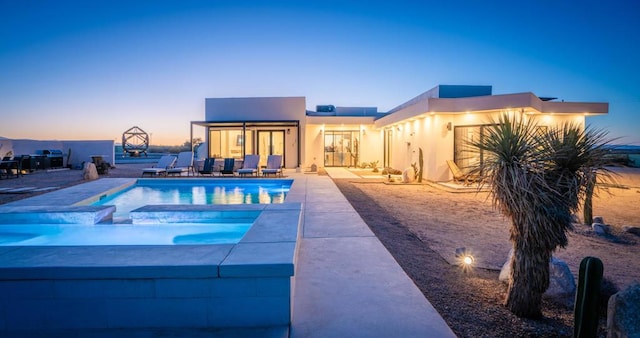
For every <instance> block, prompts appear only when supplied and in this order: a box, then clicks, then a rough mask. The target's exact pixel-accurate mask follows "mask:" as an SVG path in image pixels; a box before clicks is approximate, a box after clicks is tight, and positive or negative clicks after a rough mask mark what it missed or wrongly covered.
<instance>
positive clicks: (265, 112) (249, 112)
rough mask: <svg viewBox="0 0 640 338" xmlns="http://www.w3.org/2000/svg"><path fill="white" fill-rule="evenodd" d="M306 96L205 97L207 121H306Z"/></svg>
mask: <svg viewBox="0 0 640 338" xmlns="http://www.w3.org/2000/svg"><path fill="white" fill-rule="evenodd" d="M305 114H306V100H305V98H304V97H239V98H209V99H205V119H206V120H207V121H278V120H280V121H282V120H291V121H304V118H305Z"/></svg>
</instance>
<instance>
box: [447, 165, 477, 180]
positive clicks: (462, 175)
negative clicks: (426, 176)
mask: <svg viewBox="0 0 640 338" xmlns="http://www.w3.org/2000/svg"><path fill="white" fill-rule="evenodd" d="M447 165H448V166H449V170H451V173H452V174H453V180H454V181H456V182H462V183H463V184H464V185H470V184H471V183H475V182H479V181H480V175H478V174H475V173H468V172H464V171H462V170H461V169H460V168H459V167H458V165H457V164H456V162H453V161H452V160H447Z"/></svg>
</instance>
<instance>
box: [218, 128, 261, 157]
mask: <svg viewBox="0 0 640 338" xmlns="http://www.w3.org/2000/svg"><path fill="white" fill-rule="evenodd" d="M209 143H210V145H209V157H213V158H238V159H240V158H243V157H244V154H252V151H253V132H252V131H251V130H247V131H246V132H245V133H244V134H243V132H242V129H210V130H209ZM243 151H244V152H243Z"/></svg>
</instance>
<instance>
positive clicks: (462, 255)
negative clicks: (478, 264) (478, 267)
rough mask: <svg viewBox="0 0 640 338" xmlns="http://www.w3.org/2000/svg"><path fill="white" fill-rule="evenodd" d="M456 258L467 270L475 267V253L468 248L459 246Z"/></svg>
mask: <svg viewBox="0 0 640 338" xmlns="http://www.w3.org/2000/svg"><path fill="white" fill-rule="evenodd" d="M456 258H457V259H458V262H459V263H458V264H459V265H460V266H461V267H462V269H463V270H464V271H465V272H466V271H467V270H469V269H471V268H472V267H473V263H474V261H475V259H474V258H473V255H471V253H470V252H468V251H467V248H457V249H456Z"/></svg>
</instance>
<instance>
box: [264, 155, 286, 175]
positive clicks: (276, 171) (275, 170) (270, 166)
mask: <svg viewBox="0 0 640 338" xmlns="http://www.w3.org/2000/svg"><path fill="white" fill-rule="evenodd" d="M271 174H273V175H276V176H277V175H280V176H282V155H269V156H268V157H267V167H266V168H264V169H262V176H269V175H271Z"/></svg>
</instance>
